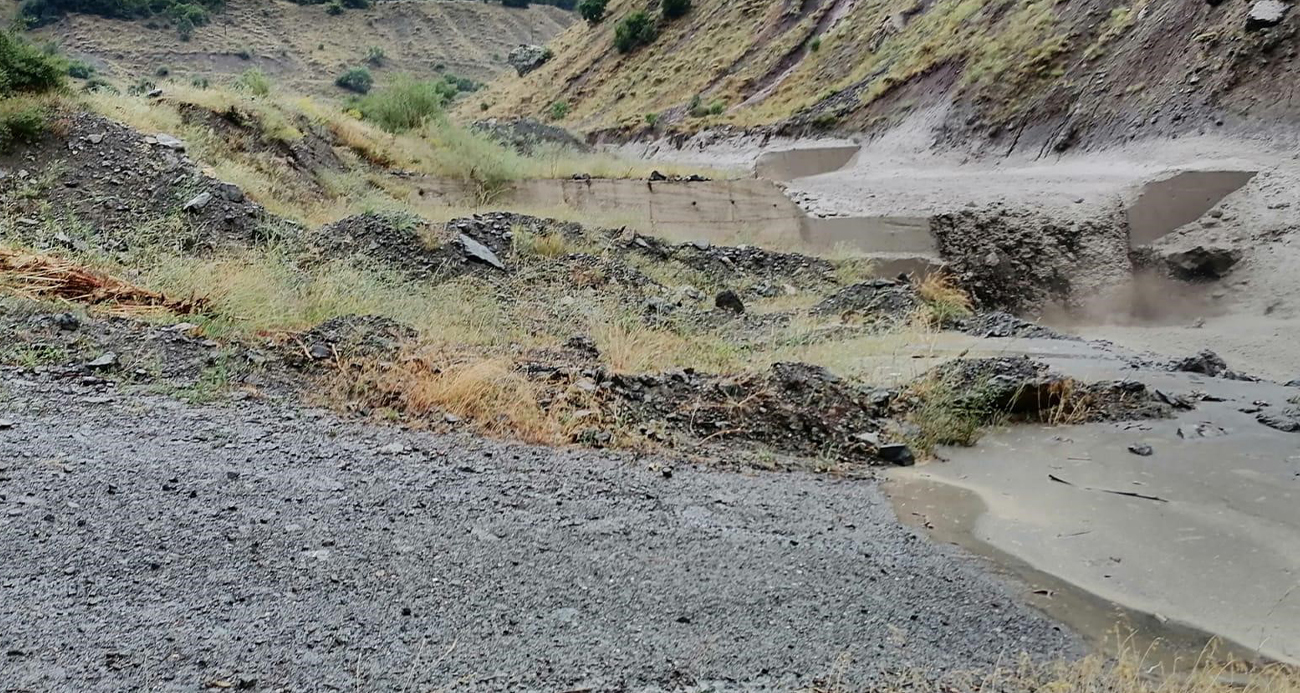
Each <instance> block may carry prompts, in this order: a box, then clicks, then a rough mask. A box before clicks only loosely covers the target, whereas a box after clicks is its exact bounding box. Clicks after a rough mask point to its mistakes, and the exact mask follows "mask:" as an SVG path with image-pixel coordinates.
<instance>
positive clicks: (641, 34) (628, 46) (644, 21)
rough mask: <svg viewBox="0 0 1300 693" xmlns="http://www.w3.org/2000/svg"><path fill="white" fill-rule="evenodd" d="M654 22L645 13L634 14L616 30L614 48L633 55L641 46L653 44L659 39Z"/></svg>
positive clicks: (619, 24)
mask: <svg viewBox="0 0 1300 693" xmlns="http://www.w3.org/2000/svg"><path fill="white" fill-rule="evenodd" d="M657 35H658V34H657V32H656V31H655V25H654V22H652V21H650V15H648V14H646V13H645V12H639V11H638V12H633V13H632V14H629V15H628V16H626V17H624V18H623V21H621V22H619V23H618V26H617V27H615V28H614V47H615V48H617V49H618V52H619V53H631V52H632V51H634V50H636V49H637V48H638V47H640V46H645V45H649V44H650V43H653V42H654V40H655V38H656V37H657Z"/></svg>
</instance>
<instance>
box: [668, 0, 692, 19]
mask: <svg viewBox="0 0 1300 693" xmlns="http://www.w3.org/2000/svg"><path fill="white" fill-rule="evenodd" d="M690 9H691V0H663V13H664V19H677V18H678V17H681V16H682V15H684V14H686V13H687V12H689V11H690Z"/></svg>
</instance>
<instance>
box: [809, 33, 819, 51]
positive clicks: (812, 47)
mask: <svg viewBox="0 0 1300 693" xmlns="http://www.w3.org/2000/svg"><path fill="white" fill-rule="evenodd" d="M821 49H822V37H820V36H814V37H813V40H811V41H809V42H808V50H809V51H811V52H813V53H816V52H817V51H819V50H821Z"/></svg>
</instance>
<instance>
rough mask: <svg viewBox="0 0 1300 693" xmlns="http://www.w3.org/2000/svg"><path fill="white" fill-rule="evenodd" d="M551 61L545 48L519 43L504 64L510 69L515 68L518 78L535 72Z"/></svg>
mask: <svg viewBox="0 0 1300 693" xmlns="http://www.w3.org/2000/svg"><path fill="white" fill-rule="evenodd" d="M550 59H551V51H550V49H549V48H546V47H545V46H536V45H531V44H527V43H521V44H519V46H517V47H516V48H515V49H514V50H512V51H510V54H509V55H507V56H506V62H507V63H509V64H510V67H513V68H515V72H517V73H519V76H520V77H523V76H524V75H526V74H528V73H529V72H532V71H533V70H536V69H537V68H539V67H541V66H542V65H545V64H546V61H547V60H550Z"/></svg>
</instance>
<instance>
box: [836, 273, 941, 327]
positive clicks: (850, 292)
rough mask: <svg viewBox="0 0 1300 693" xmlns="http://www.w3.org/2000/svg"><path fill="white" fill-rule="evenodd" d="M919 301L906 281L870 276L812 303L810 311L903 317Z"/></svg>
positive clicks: (920, 303)
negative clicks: (868, 278) (816, 302)
mask: <svg viewBox="0 0 1300 693" xmlns="http://www.w3.org/2000/svg"><path fill="white" fill-rule="evenodd" d="M921 305H922V302H921V299H920V297H918V296H917V295H916V288H915V287H913V286H912V285H911V284H910V283H909V282H904V281H895V280H892V279H871V280H869V281H865V282H860V283H858V284H851V285H849V286H846V287H844V288H843V289H840V290H839V291H836V292H835V293H833V294H831V295H830V296H827V297H826V298H824V299H822V300H821V302H819V303H818V304H817V305H815V306H813V307H812V310H811V312H812V313H813V314H814V315H845V314H853V315H856V316H863V317H875V318H881V319H890V320H906V319H907V318H908V317H909V316H911V315H912V314H913V313H915V312H916V311H917V310H918V309H919V308H920V307H921Z"/></svg>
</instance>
